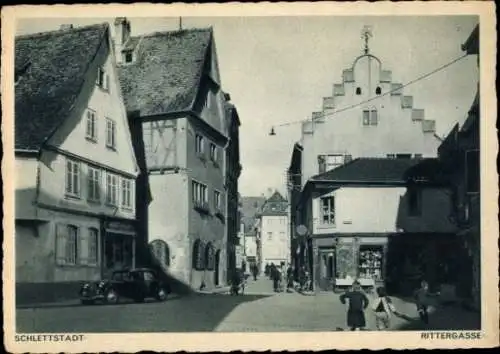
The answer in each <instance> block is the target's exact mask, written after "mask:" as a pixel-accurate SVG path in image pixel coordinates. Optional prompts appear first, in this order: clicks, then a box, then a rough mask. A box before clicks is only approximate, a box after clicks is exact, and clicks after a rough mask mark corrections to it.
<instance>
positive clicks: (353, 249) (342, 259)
mask: <svg viewBox="0 0 500 354" xmlns="http://www.w3.org/2000/svg"><path fill="white" fill-rule="evenodd" d="M386 245H387V235H380V236H379V235H377V236H360V235H333V236H330V237H314V238H313V253H314V255H313V259H314V262H313V263H314V265H313V278H314V286H315V290H318V291H332V290H335V289H345V288H348V287H350V286H351V285H352V282H353V281H354V280H355V279H357V280H358V281H359V282H360V283H361V285H362V286H367V287H368V286H377V285H379V284H382V283H383V282H384V278H385V258H386Z"/></svg>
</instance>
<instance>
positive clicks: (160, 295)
mask: <svg viewBox="0 0 500 354" xmlns="http://www.w3.org/2000/svg"><path fill="white" fill-rule="evenodd" d="M156 299H157V300H158V301H165V300H166V299H167V291H166V290H165V288H163V287H159V288H158V290H157V292H156Z"/></svg>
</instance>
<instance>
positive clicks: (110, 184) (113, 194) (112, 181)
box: [106, 173, 118, 205]
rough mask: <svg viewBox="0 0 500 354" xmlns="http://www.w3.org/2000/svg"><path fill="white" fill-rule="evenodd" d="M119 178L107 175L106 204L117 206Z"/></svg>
mask: <svg viewBox="0 0 500 354" xmlns="http://www.w3.org/2000/svg"><path fill="white" fill-rule="evenodd" d="M117 199H118V176H115V175H113V174H111V173H107V174H106V203H107V204H109V205H117V204H118V203H117V202H118V201H117Z"/></svg>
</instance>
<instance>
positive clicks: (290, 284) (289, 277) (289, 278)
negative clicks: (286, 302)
mask: <svg viewBox="0 0 500 354" xmlns="http://www.w3.org/2000/svg"><path fill="white" fill-rule="evenodd" d="M290 289H293V268H292V265H289V266H288V269H287V270H286V290H287V291H289V290H290Z"/></svg>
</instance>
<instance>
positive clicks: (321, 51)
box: [16, 16, 479, 196]
mask: <svg viewBox="0 0 500 354" xmlns="http://www.w3.org/2000/svg"><path fill="white" fill-rule="evenodd" d="M113 20H114V19H113V18H96V17H93V18H53V19H47V18H44V19H34V18H32V19H29V20H22V21H19V22H18V23H17V30H16V33H17V34H27V33H35V32H42V31H48V30H55V29H58V28H59V26H60V25H61V24H63V23H65V24H67V23H72V24H73V25H74V26H83V25H88V24H95V23H102V22H106V21H107V22H109V23H110V24H111V27H113V26H112V24H113ZM129 20H130V21H131V30H132V35H140V34H145V33H150V32H156V31H168V30H176V29H178V26H179V19H178V18H173V17H163V18H133V17H130V18H129ZM477 23H478V17H476V16H428V17H425V16H413V17H412V16H397V17H394V16H392V17H391V16H309V17H307V16H295V17H285V16H280V17H183V19H182V25H183V28H199V27H209V26H211V27H213V30H214V35H215V43H216V48H217V56H218V60H219V69H220V74H221V84H222V89H223V90H224V91H225V92H229V93H230V94H231V99H232V102H233V104H235V105H236V107H237V109H238V113H239V116H240V119H241V127H240V153H241V156H240V158H241V164H242V166H243V171H242V175H241V177H240V180H239V192H240V194H241V195H243V196H259V195H262V194H268V193H269V192H270V190H275V189H276V190H278V191H280V192H281V193H283V194H284V195H286V194H285V193H286V169H287V168H288V166H289V164H290V159H291V155H292V148H293V145H294V143H295V142H297V141H299V140H300V124H291V125H287V126H283V127H280V126H279V125H280V124H284V123H287V122H297V121H301V120H306V119H311V113H312V112H314V111H318V110H320V109H321V105H322V98H323V97H326V96H330V95H331V94H332V89H333V84H334V83H341V82H342V77H341V75H342V71H343V70H344V69H347V68H350V67H351V66H352V63H353V61H354V59H355V58H356V57H357V56H358V55H360V54H361V53H362V49H363V41H362V39H361V30H362V28H363V26H365V25H369V26H371V27H372V31H373V37H372V39H371V41H370V52H371V53H372V54H374V55H376V56H377V57H378V58H379V59H380V60H381V62H382V67H383V69H385V70H392V78H393V81H394V82H400V83H403V84H404V83H406V82H409V81H411V80H413V79H415V78H417V77H419V76H421V75H424V74H426V73H428V72H430V71H433V70H435V69H437V68H438V67H440V66H442V65H444V64H447V63H448V62H450V61H452V60H454V59H456V58H457V57H459V56H461V55H463V54H464V52H463V51H462V50H461V45H462V44H463V43H464V42H465V40H466V39H467V38H468V36H469V34H470V33H471V31H472V30H473V28H474V27H475V25H476V24H477ZM112 32H113V31H112ZM478 77H479V72H478V68H477V58H476V57H475V56H469V57H466V58H465V59H463V60H461V61H459V62H457V63H456V64H454V65H452V66H450V67H448V68H447V69H445V70H443V71H440V72H439V73H437V74H434V75H432V76H430V77H428V78H426V79H424V80H422V81H419V82H417V83H415V84H413V85H410V86H408V87H406V88H405V89H404V91H405V94H408V95H413V96H414V104H415V107H418V108H424V109H425V111H426V113H425V114H426V118H427V119H434V120H435V121H436V133H437V134H438V135H439V136H445V135H446V134H447V133H448V132H449V131H450V130H451V128H452V127H453V126H454V125H455V124H456V122H459V123H463V121H464V120H465V118H466V114H467V111H468V109H469V108H470V105H471V103H472V101H473V98H474V95H475V93H476V90H477V84H478ZM338 108H341V107H338ZM273 126H276V128H275V131H276V135H274V136H270V135H269V132H270V129H271V127H273ZM395 133H396V132H395Z"/></svg>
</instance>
